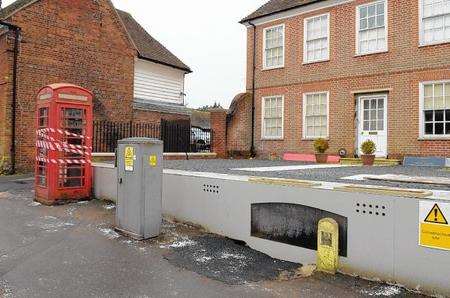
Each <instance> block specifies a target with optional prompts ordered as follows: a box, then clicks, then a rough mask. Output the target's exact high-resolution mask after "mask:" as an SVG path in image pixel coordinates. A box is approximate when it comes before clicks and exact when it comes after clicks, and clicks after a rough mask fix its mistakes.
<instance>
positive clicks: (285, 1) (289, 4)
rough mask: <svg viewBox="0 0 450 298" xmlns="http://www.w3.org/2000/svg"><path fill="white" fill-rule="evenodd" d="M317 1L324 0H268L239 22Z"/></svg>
mask: <svg viewBox="0 0 450 298" xmlns="http://www.w3.org/2000/svg"><path fill="white" fill-rule="evenodd" d="M319 1H324V0H270V1H269V2H267V3H266V4H264V5H263V6H261V7H260V8H258V9H257V10H256V11H255V12H253V13H252V14H250V15H249V16H247V17H245V18H244V19H242V20H241V23H245V22H248V21H251V20H254V19H257V18H260V17H264V16H267V15H271V14H274V13H277V12H283V11H286V10H290V9H293V8H297V7H300V6H304V5H308V4H311V3H314V2H319Z"/></svg>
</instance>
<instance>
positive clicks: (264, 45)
mask: <svg viewBox="0 0 450 298" xmlns="http://www.w3.org/2000/svg"><path fill="white" fill-rule="evenodd" d="M277 27H282V28H283V63H282V64H281V65H277V66H270V67H268V66H266V34H267V31H269V30H270V29H273V28H277ZM262 50H263V54H262V57H263V61H262V65H263V70H271V69H278V68H284V62H285V60H286V26H285V24H278V25H274V26H270V27H266V28H264V29H263V49H262Z"/></svg>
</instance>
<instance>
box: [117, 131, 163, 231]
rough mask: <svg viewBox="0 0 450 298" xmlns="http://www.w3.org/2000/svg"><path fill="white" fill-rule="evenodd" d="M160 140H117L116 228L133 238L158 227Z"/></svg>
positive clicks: (160, 179)
mask: <svg viewBox="0 0 450 298" xmlns="http://www.w3.org/2000/svg"><path fill="white" fill-rule="evenodd" d="M162 163H163V142H162V141H160V140H156V139H149V138H129V139H123V140H120V141H119V145H118V152H117V171H118V173H117V178H118V182H117V185H118V186H117V195H118V197H117V210H116V230H118V231H119V232H122V233H125V234H127V235H129V236H131V237H133V238H135V239H138V240H143V239H148V238H153V237H157V236H158V235H159V234H160V231H161V221H162V215H161V209H162V175H163V173H162V172H163V167H162Z"/></svg>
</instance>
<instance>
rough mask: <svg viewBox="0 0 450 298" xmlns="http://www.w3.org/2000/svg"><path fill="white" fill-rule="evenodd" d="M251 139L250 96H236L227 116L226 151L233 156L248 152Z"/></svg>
mask: <svg viewBox="0 0 450 298" xmlns="http://www.w3.org/2000/svg"><path fill="white" fill-rule="evenodd" d="M251 138H252V95H251V93H242V94H238V95H237V96H236V97H235V98H234V99H233V102H232V103H231V106H230V110H229V112H228V115H227V151H228V152H229V153H231V154H232V155H234V154H244V155H248V154H247V153H248V152H250V148H251Z"/></svg>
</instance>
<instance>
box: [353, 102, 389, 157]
mask: <svg viewBox="0 0 450 298" xmlns="http://www.w3.org/2000/svg"><path fill="white" fill-rule="evenodd" d="M358 104H359V108H358V110H359V111H358V119H359V121H358V149H359V154H360V155H361V154H362V152H361V144H362V143H363V142H364V141H366V140H372V141H373V142H374V143H375V144H376V145H377V151H376V152H375V155H376V156H377V157H386V156H387V95H384V94H382V95H368V96H360V97H359V98H358Z"/></svg>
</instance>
